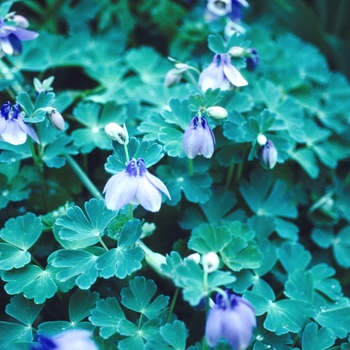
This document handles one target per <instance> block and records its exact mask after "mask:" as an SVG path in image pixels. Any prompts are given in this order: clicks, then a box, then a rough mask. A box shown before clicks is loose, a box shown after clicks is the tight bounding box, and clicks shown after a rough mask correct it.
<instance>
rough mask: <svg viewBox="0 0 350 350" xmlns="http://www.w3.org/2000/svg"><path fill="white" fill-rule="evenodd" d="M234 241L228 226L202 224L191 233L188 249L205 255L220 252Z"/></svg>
mask: <svg viewBox="0 0 350 350" xmlns="http://www.w3.org/2000/svg"><path fill="white" fill-rule="evenodd" d="M231 239H232V233H231V231H230V229H229V228H228V227H227V226H224V225H218V224H206V223H205V224H201V225H200V226H198V227H197V228H195V229H194V230H193V231H192V233H191V238H190V240H189V242H188V248H190V249H192V250H194V251H196V252H198V253H200V254H205V253H209V252H215V253H217V252H219V251H220V250H221V249H222V248H224V246H225V245H226V244H227V243H228V242H230V240H231Z"/></svg>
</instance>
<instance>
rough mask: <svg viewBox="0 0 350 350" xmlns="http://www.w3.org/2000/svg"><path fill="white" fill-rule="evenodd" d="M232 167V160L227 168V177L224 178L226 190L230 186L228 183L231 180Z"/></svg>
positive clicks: (233, 166) (233, 167)
mask: <svg viewBox="0 0 350 350" xmlns="http://www.w3.org/2000/svg"><path fill="white" fill-rule="evenodd" d="M234 169H235V163H234V162H232V163H231V164H230V166H229V168H228V173H227V179H226V184H225V187H226V189H227V190H228V189H229V188H230V183H231V180H232V175H233V170H234Z"/></svg>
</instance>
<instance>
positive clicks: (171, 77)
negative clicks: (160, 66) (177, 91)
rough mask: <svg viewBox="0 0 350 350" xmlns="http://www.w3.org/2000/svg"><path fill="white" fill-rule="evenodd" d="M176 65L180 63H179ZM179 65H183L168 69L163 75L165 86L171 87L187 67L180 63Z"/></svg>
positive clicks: (178, 80) (176, 82)
mask: <svg viewBox="0 0 350 350" xmlns="http://www.w3.org/2000/svg"><path fill="white" fill-rule="evenodd" d="M178 65H180V63H179V64H178ZM181 66H183V67H181V68H173V69H170V70H169V72H168V73H167V74H166V75H165V79H164V85H165V86H166V87H172V86H174V85H176V84H178V83H179V82H180V80H181V78H182V75H183V74H184V73H185V72H186V70H187V68H188V66H187V65H185V64H181Z"/></svg>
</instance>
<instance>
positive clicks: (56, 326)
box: [38, 321, 95, 336]
mask: <svg viewBox="0 0 350 350" xmlns="http://www.w3.org/2000/svg"><path fill="white" fill-rule="evenodd" d="M94 328H95V327H94V326H93V325H91V323H90V322H79V323H73V322H68V321H48V322H43V323H40V325H39V329H38V334H39V335H46V336H54V335H57V334H59V333H62V332H64V331H67V330H72V329H86V330H87V331H90V332H91V333H92V332H93V331H94Z"/></svg>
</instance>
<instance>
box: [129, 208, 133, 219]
mask: <svg viewBox="0 0 350 350" xmlns="http://www.w3.org/2000/svg"><path fill="white" fill-rule="evenodd" d="M133 218H134V209H133V207H132V204H129V219H130V220H132V219H133Z"/></svg>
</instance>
